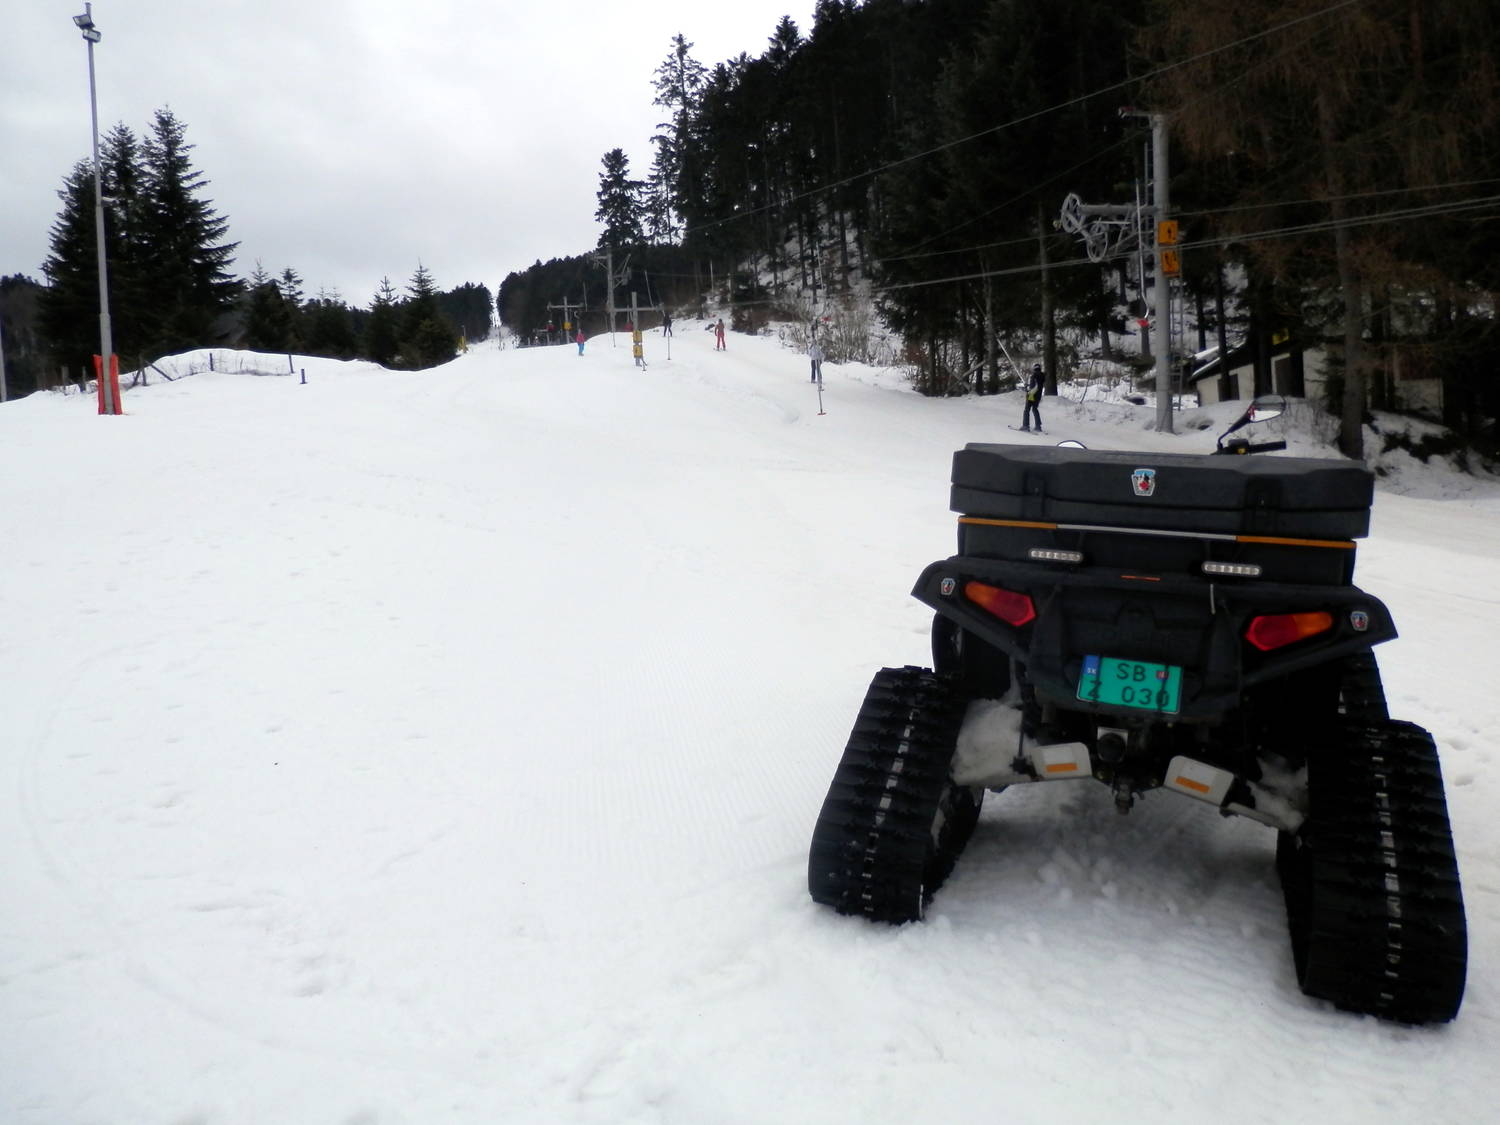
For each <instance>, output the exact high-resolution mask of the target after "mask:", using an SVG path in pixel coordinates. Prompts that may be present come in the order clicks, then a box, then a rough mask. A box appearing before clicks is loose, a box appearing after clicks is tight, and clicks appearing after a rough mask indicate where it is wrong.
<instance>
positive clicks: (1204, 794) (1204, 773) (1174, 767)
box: [1162, 754, 1234, 805]
mask: <svg viewBox="0 0 1500 1125" xmlns="http://www.w3.org/2000/svg"><path fill="white" fill-rule="evenodd" d="M1162 784H1163V785H1164V786H1166V788H1168V789H1175V790H1177V792H1179V793H1182V794H1184V795H1186V796H1188V797H1193V798H1195V799H1196V800H1199V801H1207V802H1208V803H1209V804H1211V805H1222V804H1223V803H1224V799H1225V798H1226V797H1228V796H1229V787H1230V786H1231V785H1233V784H1234V774H1232V773H1230V772H1229V771H1228V770H1221V769H1219V767H1218V766H1211V765H1209V764H1208V763H1207V762H1199V761H1195V760H1193V759H1192V758H1185V757H1183V756H1182V755H1181V754H1179V755H1178V756H1177V757H1175V758H1173V759H1172V760H1171V761H1170V762H1168V763H1167V775H1166V777H1165V778H1164V779H1163V781H1162Z"/></svg>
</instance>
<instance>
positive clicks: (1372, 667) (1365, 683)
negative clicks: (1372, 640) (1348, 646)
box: [1339, 652, 1390, 719]
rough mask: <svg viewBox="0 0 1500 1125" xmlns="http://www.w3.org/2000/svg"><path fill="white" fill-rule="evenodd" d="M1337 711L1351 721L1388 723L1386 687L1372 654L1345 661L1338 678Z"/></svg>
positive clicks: (1361, 654)
mask: <svg viewBox="0 0 1500 1125" xmlns="http://www.w3.org/2000/svg"><path fill="white" fill-rule="evenodd" d="M1339 710H1340V711H1341V712H1342V713H1343V714H1345V715H1348V716H1349V717H1350V718H1352V719H1388V718H1390V711H1388V710H1387V709H1386V702H1385V686H1384V685H1383V684H1382V683H1381V682H1380V666H1379V664H1377V663H1376V661H1375V654H1374V653H1373V652H1362V653H1360V654H1359V655H1358V656H1351V657H1349V658H1348V659H1347V660H1345V661H1344V663H1343V667H1342V669H1341V670H1340V674H1339Z"/></svg>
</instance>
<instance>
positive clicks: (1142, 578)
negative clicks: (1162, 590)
mask: <svg viewBox="0 0 1500 1125" xmlns="http://www.w3.org/2000/svg"><path fill="white" fill-rule="evenodd" d="M1120 577H1121V578H1128V579H1130V581H1132V582H1160V581H1161V579H1160V578H1154V577H1152V576H1151V575H1149V574H1122V575H1120Z"/></svg>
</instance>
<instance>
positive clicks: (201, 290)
mask: <svg viewBox="0 0 1500 1125" xmlns="http://www.w3.org/2000/svg"><path fill="white" fill-rule="evenodd" d="M186 132H187V127H186V126H185V125H183V123H182V122H180V121H178V120H177V118H176V117H175V116H173V114H172V112H171V111H170V110H167V109H159V110H157V111H156V114H155V116H154V118H153V120H152V125H151V132H150V134H149V135H148V136H147V138H146V140H145V143H144V145H143V151H144V175H143V190H144V194H145V196H146V204H145V207H144V208H143V210H142V217H141V225H140V236H141V245H142V251H143V254H144V261H143V263H142V264H143V269H142V283H143V289H144V295H145V297H146V298H147V299H149V300H150V301H151V302H153V303H154V304H155V306H156V307H157V308H158V309H159V310H160V312H161V321H160V327H159V329H158V330H157V338H156V339H155V340H154V341H151V344H150V346H151V350H153V351H156V352H157V354H161V352H164V351H170V350H173V349H176V348H182V347H199V346H202V345H204V344H206V343H209V342H210V341H211V340H212V339H213V335H214V322H215V320H216V319H217V318H218V317H219V315H220V314H221V313H223V312H224V311H225V310H226V309H227V308H228V307H229V305H230V303H231V302H232V301H233V299H234V297H235V294H236V293H237V292H238V291H239V288H240V283H239V282H238V281H236V280H235V279H234V278H233V277H232V276H231V275H230V273H229V269H228V267H229V263H230V262H231V261H232V259H233V257H234V251H235V247H236V246H237V245H238V243H234V242H225V241H224V236H225V234H226V233H227V231H228V229H229V220H228V219H226V218H223V217H222V216H220V215H219V214H218V213H217V212H215V211H214V209H213V206H212V200H207V199H203V198H201V192H202V191H203V189H204V188H205V187H206V186H207V183H206V181H205V180H204V177H203V173H201V172H199V171H196V170H195V169H194V168H193V166H192V163H191V161H190V160H189V158H188V153H189V152H190V151H191V150H192V148H193V146H192V145H190V144H188V143H187V142H186V140H185V136H186Z"/></svg>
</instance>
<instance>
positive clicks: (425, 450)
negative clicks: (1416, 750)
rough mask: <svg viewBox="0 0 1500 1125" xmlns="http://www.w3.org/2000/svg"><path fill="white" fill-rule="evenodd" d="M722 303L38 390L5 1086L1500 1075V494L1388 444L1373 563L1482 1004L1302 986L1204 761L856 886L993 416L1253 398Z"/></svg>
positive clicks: (638, 1117) (733, 1111)
mask: <svg viewBox="0 0 1500 1125" xmlns="http://www.w3.org/2000/svg"><path fill="white" fill-rule="evenodd" d="M700 328H701V326H699V325H691V324H686V323H684V324H681V325H679V326H678V332H677V336H676V338H675V339H674V340H673V341H672V342H671V352H672V355H671V359H670V360H669V359H668V358H667V354H666V342H665V341H663V340H662V339H661V338H660V337H659V336H657V335H655V334H652V335H650V336H648V338H647V356H648V359H649V361H650V364H651V366H650V368H649V369H648V370H646V371H641V370H639V369H637V368H635V367H634V366H633V365H632V362H631V358H630V348H629V344H628V339H627V338H626V337H623V336H622V337H619V338H617V340H616V341H615V342H614V344H613V346H612V345H611V341H610V339H609V338H608V337H602V338H596V339H594V340H592V341H591V342H590V343H589V345H588V348H587V354H586V355H584V356H583V357H581V358H580V357H579V356H578V355H577V353H576V349H574V348H572V347H558V348H545V349H532V350H526V351H500V350H496V349H495V348H494V347H493V346H486V347H481V348H478V349H476V350H474V351H471V352H470V353H469V354H467V355H465V356H463V357H462V358H460V359H458V360H456V361H454V362H453V363H451V364H448V365H447V366H445V367H442V368H439V369H437V370H434V371H430V372H424V373H419V374H410V373H394V372H386V371H382V370H379V369H376V368H373V367H370V366H368V365H361V364H338V363H332V362H328V361H318V360H299V361H296V365H297V366H298V367H299V369H305V370H306V373H307V383H306V384H305V385H304V384H302V383H301V382H300V381H299V378H297V377H286V376H284V375H283V376H280V377H273V376H260V377H257V376H255V375H250V374H243V373H235V374H229V373H224V372H223V369H224V367H225V366H226V363H225V361H226V360H231V361H233V360H234V357H231V356H226V355H224V354H223V353H220V354H219V355H218V356H217V357H216V358H217V362H216V365H215V366H216V367H218V368H219V370H220V373H217V374H211V373H203V374H195V375H192V376H191V377H181V378H178V379H176V380H175V381H173V382H170V383H165V382H160V381H153V383H152V385H151V386H148V387H144V388H139V389H135V390H131V391H129V392H127V393H126V395H125V406H126V409H127V412H128V413H127V415H126V416H125V417H119V418H100V417H98V416H97V415H96V414H95V413H94V404H93V402H92V400H91V399H88V398H81V397H78V396H70V397H66V398H65V397H61V396H57V395H48V394H38V395H33V396H31V397H29V398H27V399H24V400H21V401H19V402H14V403H10V404H7V405H5V406H3V407H0V481H3V498H0V513H3V527H4V528H5V529H6V547H5V550H4V551H3V552H0V606H3V615H0V621H3V629H0V715H3V722H4V726H3V731H4V738H3V741H0V855H3V857H4V859H3V866H0V1120H3V1121H4V1122H7V1123H15V1125H40V1123H45V1125H106V1123H107V1125H119V1123H151V1125H262V1123H271V1122H275V1123H278V1125H287V1123H308V1125H313V1123H334V1125H397V1123H404V1125H427V1123H432V1122H444V1123H459V1125H494V1123H497V1122H563V1123H570V1122H583V1123H608V1125H619V1123H633V1122H671V1123H680V1125H701V1123H714V1125H719V1123H724V1125H738V1123H746V1125H749V1123H762V1122H775V1123H787V1122H797V1123H801V1122H807V1123H825V1122H828V1123H842V1122H861V1123H892V1125H897V1123H899V1125H909V1123H913V1122H927V1121H993V1122H1006V1123H1011V1125H1025V1123H1055V1122H1069V1123H1072V1122H1112V1123H1117V1122H1121V1123H1131V1122H1139V1123H1142V1125H1145V1123H1160V1122H1194V1123H1197V1122H1205V1121H1212V1122H1214V1123H1215V1125H1232V1123H1245V1125H1250V1123H1261V1122H1270V1121H1276V1122H1318V1123H1320V1125H1331V1123H1335V1122H1350V1123H1360V1125H1369V1123H1377V1122H1390V1123H1403V1125H1406V1123H1410V1122H1413V1121H1422V1122H1431V1123H1446V1122H1455V1123H1456V1122H1466V1123H1467V1122H1477V1121H1481V1120H1485V1119H1490V1120H1493V1119H1494V1118H1493V1116H1491V1115H1493V1114H1494V1113H1495V1112H1496V1111H1495V1109H1494V1106H1495V1105H1496V1104H1497V1101H1500V1069H1497V1067H1496V1059H1497V1058H1500V1024H1497V1019H1500V999H1497V994H1496V989H1495V983H1494V982H1495V968H1494V966H1495V954H1496V952H1497V950H1500V827H1497V824H1500V819H1497V817H1496V813H1495V810H1496V807H1497V804H1500V779H1497V777H1496V776H1495V770H1496V768H1497V767H1500V760H1497V756H1496V751H1495V749H1494V738H1495V735H1496V732H1497V731H1500V693H1497V692H1496V691H1495V690H1494V686H1493V685H1494V680H1495V675H1496V669H1497V668H1500V651H1497V642H1496V635H1497V631H1500V594H1497V592H1496V590H1497V585H1500V583H1497V578H1500V562H1497V561H1496V560H1497V558H1500V490H1497V488H1496V487H1495V486H1493V485H1490V484H1485V483H1481V482H1477V481H1475V480H1473V479H1471V478H1458V477H1454V476H1452V475H1449V474H1446V473H1444V472H1441V471H1439V470H1437V469H1429V468H1425V467H1423V466H1421V465H1420V464H1418V463H1416V462H1411V463H1409V464H1404V465H1401V466H1398V470H1399V471H1397V472H1396V473H1395V474H1394V476H1393V477H1392V478H1391V480H1392V482H1393V483H1394V484H1395V485H1396V486H1397V487H1399V489H1400V493H1399V494H1398V493H1397V492H1394V491H1390V490H1388V489H1385V488H1383V489H1382V491H1381V492H1380V495H1379V498H1378V500H1377V503H1376V508H1375V517H1374V529H1373V534H1372V537H1371V538H1370V539H1369V540H1368V541H1367V542H1366V543H1365V544H1364V545H1363V546H1362V547H1361V554H1360V564H1359V573H1360V580H1361V582H1362V584H1363V585H1364V586H1366V587H1367V588H1368V589H1370V590H1371V591H1372V592H1373V593H1375V594H1377V595H1379V596H1380V597H1382V598H1383V599H1385V600H1386V602H1387V603H1388V604H1389V605H1390V607H1391V609H1392V611H1393V612H1394V614H1395V617H1396V620H1397V623H1398V625H1399V626H1400V628H1401V630H1402V637H1401V639H1399V640H1397V641H1395V642H1393V643H1391V644H1389V645H1386V646H1384V647H1383V648H1382V649H1381V650H1380V657H1381V660H1382V665H1383V669H1384V672H1385V676H1386V683H1387V689H1388V693H1389V696H1390V700H1391V708H1392V713H1393V714H1394V715H1396V716H1397V717H1401V718H1406V719H1410V720H1413V721H1416V722H1419V723H1422V724H1424V725H1426V726H1428V727H1430V728H1431V729H1432V730H1433V731H1434V733H1435V735H1436V737H1437V740H1438V744H1439V747H1440V749H1441V752H1442V756H1443V765H1444V769H1445V772H1446V775H1447V779H1448V785H1449V800H1450V807H1451V812H1452V817H1453V822H1454V831H1455V837H1456V840H1457V845H1458V850H1459V859H1460V865H1461V867H1462V871H1463V875H1464V880H1465V893H1466V897H1467V904H1468V914H1469V925H1470V942H1471V957H1470V976H1469V986H1468V994H1467V999H1466V1002H1465V1005H1464V1009H1463V1011H1462V1013H1461V1014H1460V1016H1459V1019H1458V1020H1457V1022H1456V1023H1454V1024H1452V1025H1449V1026H1445V1027H1439V1028H1429V1029H1410V1028H1402V1027H1395V1026H1389V1025H1384V1024H1380V1023H1378V1022H1376V1021H1374V1020H1372V1019H1366V1018H1358V1017H1352V1016H1349V1015H1346V1014H1343V1013H1339V1012H1337V1011H1334V1010H1333V1009H1331V1008H1330V1007H1329V1006H1328V1005H1326V1004H1323V1003H1320V1002H1315V1001H1312V1000H1309V999H1307V998H1305V997H1304V996H1302V995H1301V993H1300V992H1299V991H1298V990H1297V987H1296V983H1295V980H1294V976H1293V969H1292V964H1291V957H1290V953H1289V949H1288V944H1287V940H1286V935H1285V922H1284V915H1283V908H1282V900H1281V892H1280V889H1279V887H1278V885H1277V883H1276V880H1275V876H1274V872H1273V868H1272V851H1273V847H1274V834H1273V833H1272V832H1271V831H1270V830H1268V829H1265V828H1262V827H1261V826H1259V825H1257V824H1254V823H1251V822H1248V821H1243V820H1223V819H1221V818H1219V817H1218V816H1217V815H1215V814H1214V813H1213V812H1212V810H1209V809H1206V808H1205V807H1203V806H1201V805H1198V804H1196V803H1193V802H1190V801H1187V800H1183V799H1180V798H1177V797H1173V796H1170V795H1166V794H1160V793H1158V794H1154V795H1150V796H1148V797H1147V798H1146V799H1145V800H1144V801H1142V802H1141V803H1140V804H1139V805H1138V806H1137V808H1136V810H1135V812H1133V813H1132V814H1131V815H1130V816H1128V817H1120V816H1117V815H1116V813H1115V812H1114V809H1113V806H1112V802H1111V799H1110V794H1109V793H1108V791H1107V790H1106V789H1105V788H1104V787H1102V786H1098V785H1094V784H1091V783H1087V782H1080V783H1077V784H1076V785H1074V784H1072V783H1059V784H1057V785H1054V786H1033V787H1028V788H1026V789H1024V790H1022V791H1017V790H1011V791H1008V792H1006V793H1005V794H1003V795H1001V796H999V797H991V798H990V799H989V801H988V802H987V803H986V805H985V810H984V816H983V819H982V821H981V823H980V826H979V829H978V831H977V833H976V836H975V839H974V842H973V843H972V845H971V846H970V849H969V851H968V852H967V853H966V855H965V856H964V858H963V860H962V861H961V862H960V864H959V867H958V870H957V871H956V873H955V875H954V877H953V878H952V880H951V881H950V883H949V884H948V886H947V887H946V888H945V889H944V890H943V891H942V892H941V893H940V895H939V896H938V898H937V899H936V901H935V902H934V904H933V907H932V909H931V912H930V916H929V920H928V921H927V922H926V923H925V924H921V925H912V926H906V927H901V928H889V927H885V926H877V925H870V924H867V923H865V922H863V921H860V920H857V919H849V918H841V917H838V916H836V915H834V914H832V913H830V912H828V911H827V910H825V909H822V908H819V907H817V906H815V905H814V904H813V903H812V902H811V901H810V900H809V898H808V896H807V891H806V882H805V879H806V869H805V865H806V850H807V844H808V839H809V835H810V832H811V829H812V824H813V820H814V818H815V816H816V814H817V811H818V807H819V805H820V803H821V801H822V799H823V795H824V792H825V791H826V788H827V785H828V781H829V778H830V776H831V774H832V771H833V768H834V764H835V763H836V761H837V760H838V756H839V754H840V752H841V750H842V748H843V744H844V740H845V738H846V737H847V735H848V730H849V726H850V724H851V722H852V721H853V718H854V714H855V711H856V709H857V708H858V706H859V703H860V700H861V699H862V698H863V695H864V691H865V687H866V685H867V683H868V681H869V679H870V677H871V675H872V674H873V673H874V672H875V671H876V669H878V668H879V667H880V666H882V665H902V664H926V663H928V660H929V654H928V648H927V633H928V626H929V620H930V618H929V614H928V612H927V611H926V610H925V609H924V608H923V607H922V606H920V605H919V604H918V603H917V602H915V601H914V600H913V599H911V598H910V597H909V596H908V591H909V590H910V588H911V585H912V583H913V581H914V580H915V578H916V575H917V574H918V572H919V571H920V570H921V568H922V567H923V566H924V565H925V564H927V563H928V562H930V561H932V560H934V559H938V558H942V557H944V556H946V555H948V554H950V553H951V550H952V546H953V535H954V523H953V520H954V517H953V515H952V513H950V512H949V511H948V510H947V492H948V472H949V462H950V458H951V455H952V452H953V450H954V449H956V448H958V447H960V446H961V445H962V444H963V443H965V442H966V441H975V440H981V441H1005V440H1016V441H1027V440H1030V441H1046V442H1051V441H1056V440H1059V439H1060V438H1065V437H1077V438H1081V439H1082V440H1084V441H1085V442H1086V443H1088V444H1090V445H1093V446H1096V447H1114V448H1141V449H1154V450H1165V449H1173V450H1179V449H1181V450H1207V449H1208V448H1211V446H1212V443H1213V434H1214V432H1215V431H1214V429H1212V428H1210V429H1207V430H1199V429H1194V428H1192V427H1191V426H1184V432H1183V433H1182V434H1180V435H1179V436H1175V437H1173V436H1169V435H1159V434H1156V433H1154V432H1152V431H1151V423H1152V416H1151V412H1150V410H1149V408H1136V409H1132V408H1128V407H1119V406H1112V405H1109V404H1105V403H1099V402H1095V401H1092V400H1091V399H1088V398H1086V399H1085V400H1084V402H1083V404H1082V405H1077V404H1068V403H1062V402H1056V401H1054V400H1051V399H1048V400H1046V402H1044V404H1043V413H1044V415H1045V418H1046V423H1047V425H1048V429H1049V431H1050V433H1049V436H1047V437H1043V438H1034V437H1028V436H1026V435H1021V434H1017V433H1014V432H1012V431H1011V430H1009V429H1007V425H1008V424H1015V423H1017V422H1018V420H1019V416H1020V413H1021V410H1020V405H1021V404H1020V402H1019V401H1018V399H1017V398H1016V397H1015V396H1002V397H1000V398H997V399H989V400H984V401H976V400H973V399H969V400H931V399H924V398H921V397H918V396H916V395H914V394H912V393H910V392H908V391H905V390H903V389H902V388H901V387H900V386H899V384H898V382H897V381H896V380H894V379H893V378H892V377H891V376H890V375H889V374H887V373H882V372H877V371H874V370H870V369H863V368H857V367H847V366H845V367H841V366H835V365H832V364H827V365H825V375H826V378H827V380H828V385H827V388H826V390H825V392H824V397H823V402H824V404H825V409H826V414H821V415H820V414H819V412H818V398H817V395H816V393H815V390H814V388H813V387H812V386H811V385H810V384H809V382H808V378H807V371H806V367H805V361H804V360H803V359H802V358H800V357H798V356H797V355H795V354H793V353H791V352H789V351H785V350H782V349H780V348H778V347H777V346H776V345H775V344H774V343H772V342H770V341H766V340H757V339H750V338H747V337H744V336H739V335H734V334H731V335H730V337H729V341H728V350H727V351H726V352H724V353H715V352H714V351H713V348H712V338H711V336H710V334H708V333H706V332H703V331H701V330H699V329H700ZM205 359H206V356H205V355H203V354H201V353H200V354H197V355H192V356H185V357H180V358H179V359H178V360H177V362H176V366H175V368H173V367H167V370H168V371H169V372H170V371H173V370H174V369H175V370H176V371H179V372H181V371H187V370H189V369H190V368H191V367H192V366H195V365H201V364H202V362H203V361H204V360H205ZM277 362H279V364H280V365H281V368H277V367H276V365H275V363H273V364H271V368H270V369H282V368H284V365H285V359H284V357H283V358H282V359H281V360H279V361H277ZM229 366H231V367H237V366H243V364H239V363H237V362H230V363H229ZM1230 409H1231V408H1229V407H1217V408H1213V409H1212V410H1209V411H1193V412H1189V416H1190V417H1191V416H1194V415H1196V416H1198V417H1199V419H1200V420H1201V421H1203V422H1206V423H1208V424H1210V426H1217V427H1218V428H1222V426H1223V425H1224V424H1227V421H1228V418H1229V414H1228V413H1226V412H1227V411H1229V410H1230ZM1185 420H1186V419H1185ZM1293 421H1294V422H1295V419H1294V420H1293ZM1278 425H1280V423H1271V424H1270V426H1269V427H1267V428H1268V429H1270V428H1274V427H1276V426H1278ZM1290 437H1291V439H1292V441H1293V444H1294V447H1295V448H1299V449H1301V450H1302V451H1308V450H1310V448H1311V446H1310V445H1309V444H1308V443H1307V442H1306V441H1304V440H1303V439H1302V438H1300V437H1299V436H1298V431H1297V430H1296V429H1295V428H1293V429H1292V430H1291V431H1290Z"/></svg>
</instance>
